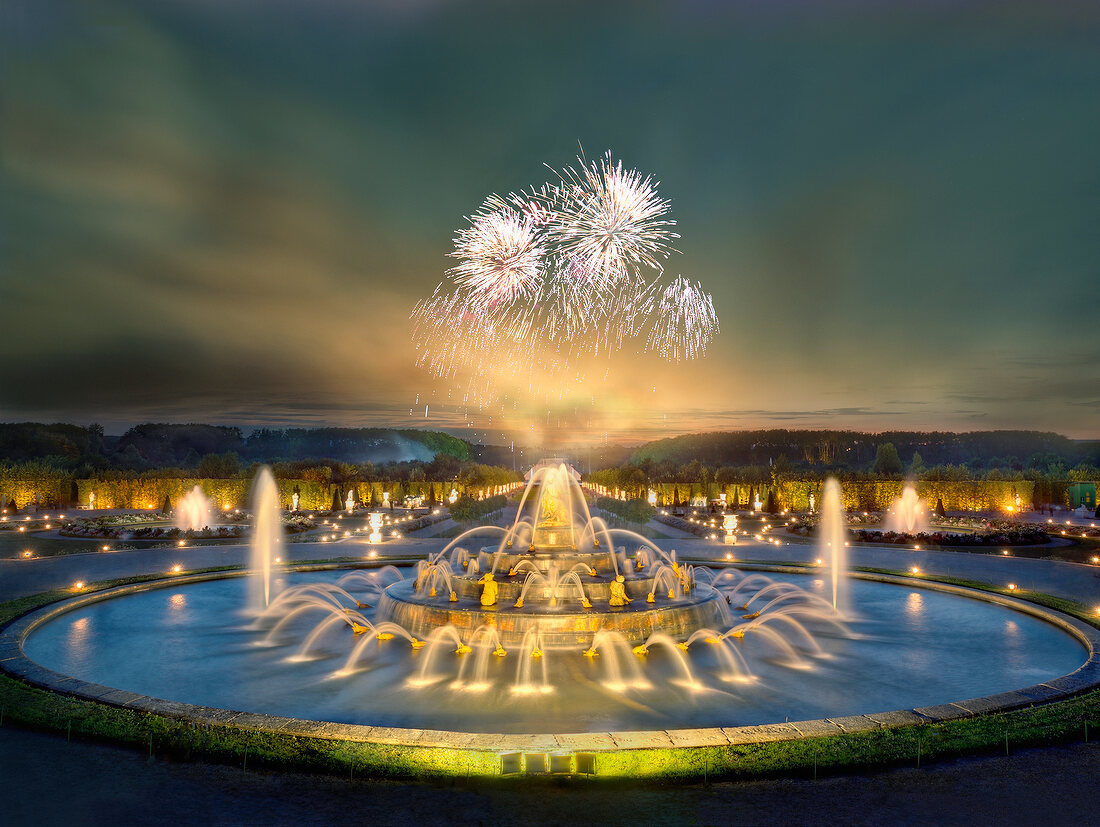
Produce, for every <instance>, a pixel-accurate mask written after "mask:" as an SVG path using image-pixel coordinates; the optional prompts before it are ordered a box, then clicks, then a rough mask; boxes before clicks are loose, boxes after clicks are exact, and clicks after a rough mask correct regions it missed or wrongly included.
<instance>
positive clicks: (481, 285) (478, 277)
mask: <svg viewBox="0 0 1100 827" xmlns="http://www.w3.org/2000/svg"><path fill="white" fill-rule="evenodd" d="M494 207H495V209H494ZM469 221H470V226H469V227H465V228H463V229H460V230H458V232H457V233H456V234H455V239H454V245H455V246H454V251H453V252H452V253H450V255H451V256H452V257H454V258H457V259H458V260H459V262H458V264H456V265H455V266H454V267H452V268H451V270H450V273H451V275H452V276H453V277H454V280H455V283H456V284H458V285H460V286H462V287H465V288H466V289H467V290H469V291H470V292H471V293H473V294H475V295H477V296H480V297H482V298H484V299H485V300H486V301H488V302H490V303H492V304H499V303H509V302H512V301H515V300H522V299H526V298H530V297H531V296H533V295H534V294H535V293H536V292H537V291H538V289H539V285H540V284H541V283H542V269H543V256H544V255H545V254H546V249H545V247H543V245H542V233H541V232H540V231H539V230H538V229H537V228H536V224H535V222H534V221H533V220H532V219H531V218H529V217H527V216H525V215H522V214H520V213H518V212H516V211H515V210H513V209H511V208H510V207H507V206H505V205H503V204H500V203H499V199H495V198H494V199H490V200H489V201H487V202H486V205H485V207H483V208H482V211H481V212H479V213H476V214H475V215H473V216H472V217H471V218H470V219H469Z"/></svg>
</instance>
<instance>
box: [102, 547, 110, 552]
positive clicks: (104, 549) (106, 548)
mask: <svg viewBox="0 0 1100 827" xmlns="http://www.w3.org/2000/svg"><path fill="white" fill-rule="evenodd" d="M100 550H101V551H110V550H111V547H110V546H104V547H103V548H102V549H100Z"/></svg>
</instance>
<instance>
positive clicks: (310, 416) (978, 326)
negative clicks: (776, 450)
mask: <svg viewBox="0 0 1100 827" xmlns="http://www.w3.org/2000/svg"><path fill="white" fill-rule="evenodd" d="M368 7H369V8H368ZM1097 90H1100V6H1097V5H1096V4H1094V3H1081V4H1080V5H1074V4H1072V3H1042V4H1040V3H1002V4H995V3H947V2H942V3H928V2H912V3H907V2H892V3H891V2H858V1H857V0H849V2H837V3H824V2H822V3H809V2H807V3H801V2H794V0H789V1H788V2H777V3H766V2H762V1H761V2H734V3H724V2H683V3H676V4H673V3H667V4H664V3H642V4H617V3H596V2H587V3H576V4H573V3H549V4H536V3H517V2H508V3H505V2H501V3H466V2H457V0H454V1H448V0H435V1H433V2H429V1H428V0H389V2H381V3H366V2H353V0H294V1H293V2H292V0H280V1H279V2H273V1H272V0H187V1H185V0H158V1H156V2H154V1H153V0H148V1H147V2H113V0H97V2H95V3H87V2H76V1H75V0H73V2H66V1H65V0H4V2H3V4H2V7H0V308H2V316H0V318H2V324H0V353H2V356H3V358H2V362H0V420H2V421H19V420H26V419H32V420H49V421H54V420H62V421H72V422H79V423H87V422H92V421H97V422H101V423H103V424H104V425H106V426H107V429H108V432H119V431H121V430H122V429H124V428H125V427H127V426H128V425H129V424H132V423H134V422H142V421H175V422H189V421H207V422H214V423H224V424H238V425H245V426H248V425H255V424H269V425H321V424H331V425H348V426H358V425H376V424H385V425H391V424H392V425H398V426H402V427H410V426H411V427H432V428H455V427H459V426H461V425H462V424H463V422H464V419H463V415H462V414H461V412H459V411H457V410H455V409H453V408H451V409H448V408H446V407H445V406H443V405H442V404H441V401H442V398H443V397H442V390H441V387H440V385H439V383H438V382H436V381H434V380H433V379H432V378H431V377H430V376H428V375H427V374H425V373H423V372H422V371H420V370H418V369H417V368H416V367H415V366H414V364H413V360H414V351H413V348H412V345H411V342H410V325H409V319H408V317H409V313H410V310H411V309H412V306H413V304H414V303H415V302H416V301H417V300H418V299H420V298H422V297H423V296H425V295H427V294H429V293H430V292H431V290H432V289H433V288H434V287H435V286H436V284H438V283H439V282H440V281H441V280H443V278H444V271H445V270H446V269H447V268H448V267H449V266H451V264H453V261H452V260H451V259H448V258H447V256H446V254H447V252H448V251H449V250H450V249H451V242H452V238H453V235H454V231H455V229H456V228H458V227H460V226H462V224H463V216H464V215H467V214H469V213H471V212H472V211H473V210H475V209H477V207H478V206H479V205H480V204H481V202H482V201H483V199H484V198H485V196H486V195H488V194H489V193H491V192H507V191H509V190H516V189H519V188H521V187H524V186H528V185H530V184H536V183H540V182H542V181H544V180H546V170H545V167H544V166H543V164H544V163H545V164H549V165H551V166H554V167H561V166H564V165H566V164H569V163H571V162H573V161H574V159H575V156H576V154H577V152H578V144H579V145H582V146H583V148H584V151H585V152H586V153H587V154H588V155H589V156H590V157H594V156H599V155H600V154H602V153H603V152H604V151H607V150H611V151H612V152H613V153H614V154H615V156H616V157H617V158H621V159H622V160H623V161H624V163H626V164H627V165H629V166H633V167H637V168H638V169H640V170H642V171H644V172H645V173H649V174H652V175H654V177H655V178H657V179H659V180H660V182H661V183H660V191H661V194H662V195H663V196H664V197H666V198H669V199H671V201H672V216H673V217H674V218H675V219H676V221H677V224H678V226H677V230H678V232H679V233H680V235H681V236H682V237H681V239H680V242H679V249H680V251H681V254H680V255H676V256H675V257H674V258H673V259H672V260H670V261H669V262H668V264H667V267H668V268H669V270H670V272H671V273H672V274H674V275H675V274H676V273H682V274H684V275H685V276H689V277H690V278H692V279H693V280H694V279H697V280H699V281H701V282H702V284H703V285H704V287H706V289H708V290H710V291H712V292H713V294H714V303H715V308H716V310H717V312H718V316H719V319H720V321H721V327H722V329H721V333H720V335H719V336H718V338H717V339H716V340H715V342H714V343H713V345H712V347H711V349H710V351H709V352H708V354H707V356H706V357H705V358H703V359H700V360H698V361H696V362H693V363H689V364H687V365H680V366H678V367H671V366H668V365H664V364H662V363H659V362H656V361H654V360H653V359H652V358H649V357H644V356H642V357H639V356H637V355H635V354H632V353H631V354H626V353H624V354H620V355H619V356H618V357H616V358H615V359H613V360H612V361H611V364H610V365H609V367H610V370H609V371H608V378H607V380H606V381H604V380H603V378H602V376H600V378H599V380H598V381H597V380H596V379H593V380H591V383H590V386H588V387H586V388H585V393H586V394H587V396H586V397H585V398H586V399H587V402H586V403H584V405H582V407H583V410H581V411H579V412H578V413H577V414H576V416H567V415H566V414H569V413H570V412H571V411H572V410H574V409H576V408H577V405H578V403H577V400H576V399H575V398H574V399H572V400H570V401H569V402H568V404H566V405H564V406H563V407H564V408H569V409H570V410H569V411H564V410H562V411H558V410H555V411H551V412H550V420H551V421H552V422H557V421H559V420H560V419H561V417H562V416H565V418H566V419H569V421H571V422H572V423H573V424H574V425H575V426H576V427H578V428H580V431H579V432H578V433H577V438H578V439H586V438H587V439H592V438H603V434H604V433H607V434H608V438H609V439H631V440H637V439H643V438H654V437H657V436H663V435H667V434H672V433H681V432H688V431H704V430H718V429H740V428H757V427H788V428H810V427H828V428H856V429H867V430H883V429H902V428H904V429H914V430H944V429H950V430H979V429H980V430H985V429H993V428H1029V429H1040V430H1053V431H1058V432H1061V433H1064V434H1067V435H1069V436H1073V437H1082V438H1083V437H1090V438H1097V437H1100V336H1098V334H1097V330H1098V327H1097V317H1098V312H1100V228H1098V226H1097V220H1098V216H1100V151H1098V148H1100V98H1098V92H1097ZM433 394H434V395H433ZM414 400H416V403H415V407H416V410H414V411H413V413H412V415H411V416H410V412H409V411H410V409H411V408H413V407H414ZM425 401H428V402H429V414H428V417H427V418H425V416H424V411H423V409H422V408H423V405H424V403H425ZM436 403H439V404H436ZM433 405H435V407H432V406H433ZM533 422H537V423H539V424H538V425H536V426H535V427H536V430H535V432H534V434H532V432H531V431H530V428H531V425H532V423H533ZM546 422H547V409H546V406H545V405H541V406H540V404H539V403H537V402H535V401H532V402H531V403H530V405H529V406H527V408H526V409H525V410H520V411H517V412H516V414H515V415H514V416H512V417H511V418H510V419H508V420H506V421H505V422H504V423H503V430H502V429H501V428H500V427H499V426H500V423H499V421H498V422H495V423H493V425H494V428H493V429H491V430H490V429H488V423H487V421H486V420H485V419H484V418H477V419H475V422H474V424H475V429H477V430H479V432H480V433H482V435H483V436H484V435H485V433H486V431H488V432H489V437H491V438H492V439H493V440H494V441H500V439H501V434H508V435H509V436H511V435H512V433H513V431H514V430H521V431H525V432H526V438H529V439H532V438H534V436H537V435H540V433H541V432H540V428H541V427H543V426H545V424H546ZM494 435H495V436H494Z"/></svg>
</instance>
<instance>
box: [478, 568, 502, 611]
mask: <svg viewBox="0 0 1100 827" xmlns="http://www.w3.org/2000/svg"><path fill="white" fill-rule="evenodd" d="M477 582H478V583H484V584H485V588H484V589H482V590H481V605H482V606H493V605H495V604H496V602H497V592H498V591H499V590H500V584H499V583H497V582H496V581H495V580H494V579H493V573H492V572H491V571H490V572H487V573H486V574H485V576H484V577H482V578H481V579H480V580H478V581H477Z"/></svg>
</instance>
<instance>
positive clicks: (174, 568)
mask: <svg viewBox="0 0 1100 827" xmlns="http://www.w3.org/2000/svg"><path fill="white" fill-rule="evenodd" d="M181 571H183V566H181V565H180V564H179V563H176V565H174V566H172V574H179V573H180V572H181Z"/></svg>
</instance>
